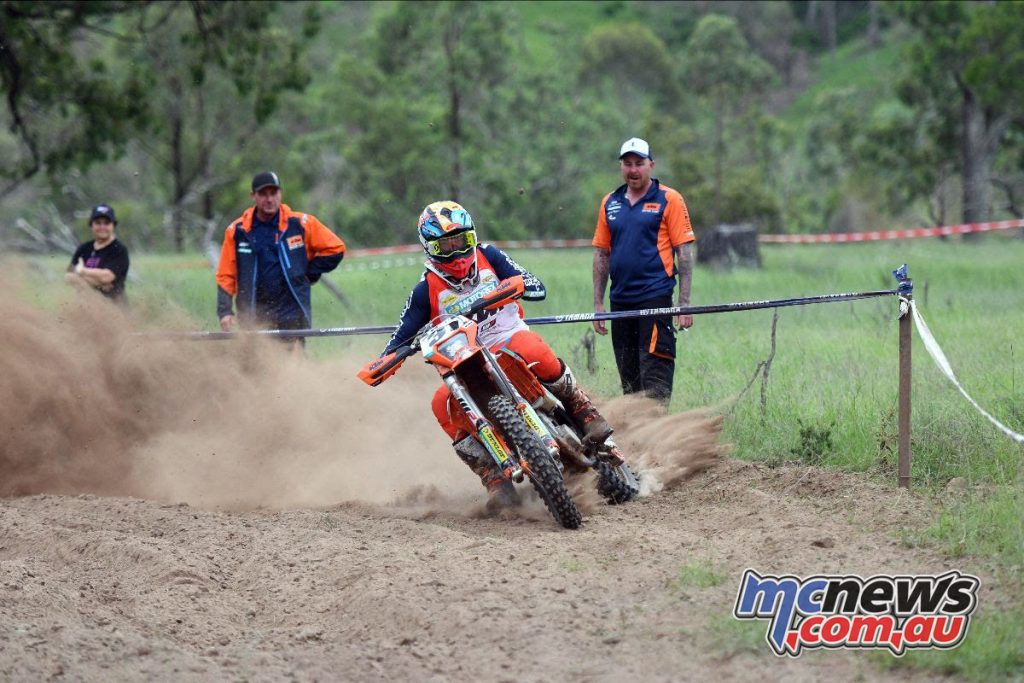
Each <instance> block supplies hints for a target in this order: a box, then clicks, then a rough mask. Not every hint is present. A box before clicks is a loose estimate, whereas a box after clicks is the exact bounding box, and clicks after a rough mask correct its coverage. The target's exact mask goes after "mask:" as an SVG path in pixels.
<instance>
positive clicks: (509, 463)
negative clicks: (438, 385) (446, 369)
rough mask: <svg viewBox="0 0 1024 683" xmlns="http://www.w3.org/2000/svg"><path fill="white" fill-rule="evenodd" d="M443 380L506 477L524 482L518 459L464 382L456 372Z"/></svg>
mask: <svg viewBox="0 0 1024 683" xmlns="http://www.w3.org/2000/svg"><path fill="white" fill-rule="evenodd" d="M441 379H442V381H443V382H444V385H445V386H446V387H448V391H449V392H450V393H451V396H452V398H453V399H455V400H456V401H457V402H458V404H459V407H460V408H462V410H463V412H464V413H465V414H466V417H467V418H469V422H470V424H472V425H473V430H474V431H475V432H476V435H477V436H478V437H479V438H480V443H482V444H483V445H484V448H486V449H487V452H488V453H490V454H491V457H492V458H494V462H495V463H497V465H498V467H499V468H501V471H502V472H503V473H504V474H505V476H506V477H508V478H509V479H511V480H512V481H514V482H517V483H518V482H521V481H522V480H523V468H522V467H520V466H519V462H518V461H517V460H516V458H513V457H512V454H511V453H509V452H508V449H507V448H505V445H504V444H503V443H501V439H499V438H498V435H497V434H496V433H495V432H494V426H493V425H492V424H491V423H490V422H489V421H488V420H487V418H485V417H484V416H483V413H482V411H481V410H480V408H479V407H478V406H477V404H476V401H474V400H473V398H472V397H471V396H470V395H469V392H468V391H466V388H465V387H464V386H463V385H462V382H460V381H459V380H458V378H457V377H456V376H455V373H454V372H450V373H448V374H447V375H445V376H444V377H442V378H441Z"/></svg>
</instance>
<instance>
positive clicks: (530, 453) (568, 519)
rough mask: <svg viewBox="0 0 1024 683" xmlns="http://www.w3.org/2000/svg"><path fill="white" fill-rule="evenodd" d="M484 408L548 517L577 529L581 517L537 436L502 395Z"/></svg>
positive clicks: (564, 525)
mask: <svg viewBox="0 0 1024 683" xmlns="http://www.w3.org/2000/svg"><path fill="white" fill-rule="evenodd" d="M487 408H488V411H489V412H490V414H491V417H493V418H494V421H495V422H496V423H498V426H499V427H500V428H501V432H502V434H503V435H504V436H505V438H506V439H508V440H509V441H510V442H511V443H510V444H509V445H510V446H512V447H513V448H514V449H515V450H516V452H517V453H518V454H519V456H520V457H521V458H522V459H523V460H525V461H526V464H527V465H528V466H529V468H530V482H531V483H532V484H533V487H534V488H535V489H537V493H538V494H540V498H541V500H543V501H544V505H546V506H547V508H548V512H550V513H551V516H552V517H554V518H555V521H556V522H558V523H559V524H561V525H562V526H563V527H565V528H566V529H577V528H579V526H580V524H582V523H583V518H582V516H581V515H580V511H579V509H578V508H577V507H576V503H575V502H574V501H573V499H572V496H570V495H569V492H568V491H567V490H566V488H565V482H564V481H563V479H562V474H561V472H559V471H558V467H557V466H556V465H555V462H554V460H552V459H551V456H550V455H549V454H548V452H547V449H546V448H544V445H543V443H542V442H541V440H540V438H539V437H538V436H537V435H536V434H534V433H533V431H531V430H530V428H529V427H527V426H526V423H524V422H523V419H522V417H520V415H519V411H517V410H516V407H515V405H514V404H513V403H512V401H510V400H509V399H508V398H507V397H505V396H501V395H497V396H492V397H491V399H490V400H489V401H488V402H487Z"/></svg>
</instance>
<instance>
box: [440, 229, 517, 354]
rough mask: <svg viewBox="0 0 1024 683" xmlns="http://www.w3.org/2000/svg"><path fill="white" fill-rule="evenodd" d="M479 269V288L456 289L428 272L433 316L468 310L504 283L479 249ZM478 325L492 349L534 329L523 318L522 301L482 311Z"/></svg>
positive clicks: (485, 343) (479, 330)
mask: <svg viewBox="0 0 1024 683" xmlns="http://www.w3.org/2000/svg"><path fill="white" fill-rule="evenodd" d="M476 257H477V269H478V272H479V273H480V278H479V281H478V282H477V284H476V286H475V287H472V288H467V287H463V288H462V290H461V291H456V290H455V289H453V288H452V287H451V286H450V285H449V284H448V283H447V282H445V281H444V280H443V279H442V278H440V277H438V276H437V275H436V274H435V273H432V272H429V271H428V272H427V286H428V287H429V288H430V289H429V291H430V317H431V319H433V318H435V317H437V316H438V315H440V314H441V313H449V314H452V315H456V314H459V313H462V312H463V311H465V310H467V309H468V308H469V307H470V306H472V305H473V304H474V303H476V302H477V301H479V300H480V298H481V297H483V296H484V295H486V294H487V293H488V292H491V291H493V290H494V289H496V288H497V286H498V284H499V283H500V282H501V280H500V278H498V275H497V273H495V272H494V267H493V266H491V264H490V262H488V261H487V258H486V257H485V256H484V255H483V253H482V252H481V251H480V250H479V249H477V254H476ZM473 319H474V320H476V322H477V324H478V328H477V334H478V337H477V338H478V339H479V340H480V343H481V344H483V345H484V346H487V347H488V348H490V347H493V346H496V345H498V344H502V343H504V342H506V341H508V339H509V338H510V337H511V336H512V335H513V334H515V333H516V332H519V331H521V330H528V329H530V328H529V326H528V325H527V324H526V322H524V321H523V307H522V306H521V305H519V302H518V301H516V302H513V303H510V304H505V305H504V306H502V307H501V308H497V309H494V310H490V311H488V310H485V311H480V312H479V313H477V314H476V315H474V316H473Z"/></svg>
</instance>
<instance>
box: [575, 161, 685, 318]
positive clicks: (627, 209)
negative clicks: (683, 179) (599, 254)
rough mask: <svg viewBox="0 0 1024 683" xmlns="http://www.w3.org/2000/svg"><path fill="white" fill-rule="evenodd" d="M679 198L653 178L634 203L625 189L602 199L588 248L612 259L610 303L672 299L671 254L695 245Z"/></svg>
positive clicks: (673, 270) (675, 272)
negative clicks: (661, 298)
mask: <svg viewBox="0 0 1024 683" xmlns="http://www.w3.org/2000/svg"><path fill="white" fill-rule="evenodd" d="M694 239H695V237H694V235H693V227H692V226H691V225H690V214H689V212H688V211H687V210H686V202H684V201H683V196H682V195H681V194H679V192H677V191H676V190H674V189H672V188H671V187H668V186H667V185H662V184H661V183H660V182H659V181H658V180H657V179H654V180H653V181H652V182H651V187H650V188H649V189H648V190H647V194H645V195H644V196H643V197H642V198H641V199H640V200H639V201H638V202H637V203H636V204H632V205H630V203H629V200H628V199H627V198H626V186H625V185H623V186H621V187H620V188H618V189H617V190H615V191H614V192H610V193H609V194H607V195H605V198H604V199H603V200H602V201H601V210H600V211H599V212H598V214H597V227H596V228H595V230H594V241H593V242H592V244H593V245H594V246H595V247H598V248H601V249H607V250H608V251H609V252H610V254H611V257H610V264H609V265H610V271H609V274H610V275H611V280H612V290H611V294H610V297H609V298H610V300H611V301H613V302H615V303H619V304H631V303H639V302H641V301H647V300H649V299H655V298H657V297H659V296H664V295H665V294H669V295H671V294H672V288H673V287H674V286H675V278H676V275H677V270H676V263H675V257H674V253H673V250H674V249H675V247H678V246H679V245H680V244H685V243H687V242H693V241H694Z"/></svg>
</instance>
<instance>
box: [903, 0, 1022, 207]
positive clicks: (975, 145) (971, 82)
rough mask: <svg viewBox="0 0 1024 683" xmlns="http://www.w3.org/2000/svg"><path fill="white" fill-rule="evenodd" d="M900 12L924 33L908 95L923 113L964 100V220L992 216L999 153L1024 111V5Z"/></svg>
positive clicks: (931, 5)
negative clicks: (1022, 76) (1023, 75)
mask: <svg viewBox="0 0 1024 683" xmlns="http://www.w3.org/2000/svg"><path fill="white" fill-rule="evenodd" d="M898 10H899V14H900V15H901V16H902V17H904V18H905V19H906V20H907V21H908V22H909V23H910V24H911V25H912V26H913V27H915V28H916V29H917V31H918V37H917V39H916V40H915V41H914V43H913V44H912V45H911V48H910V59H909V60H908V62H909V64H910V74H909V77H908V80H907V84H906V85H905V87H904V88H903V91H902V92H903V97H904V100H905V101H906V102H907V104H908V105H910V106H911V107H913V108H914V109H915V110H916V111H918V112H920V113H921V114H922V115H925V114H927V113H928V112H932V111H939V112H944V111H947V109H946V105H947V104H948V103H949V102H950V101H955V102H957V103H958V109H959V111H958V112H957V113H956V115H955V116H956V121H955V123H956V137H957V138H958V143H959V145H958V149H957V152H958V159H957V164H956V167H957V170H958V171H959V172H960V174H961V177H962V182H963V220H964V222H967V223H975V222H984V221H987V220H989V218H990V216H991V208H992V173H993V167H994V164H995V161H996V157H997V155H998V153H999V151H1000V148H1001V146H1002V145H1003V143H1004V141H1005V137H1006V134H1007V132H1008V131H1009V130H1010V128H1011V126H1013V125H1014V124H1015V123H1018V124H1019V123H1020V121H1021V118H1022V116H1024V114H1022V112H1024V92H1022V90H1021V88H1020V84H1019V74H1020V73H1024V3H1018V2H995V3H981V2H959V1H954V0H940V1H935V2H927V3H918V2H904V3H901V4H900V5H899V7H898ZM952 153H954V152H953V151H952V150H951V154H952Z"/></svg>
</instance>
